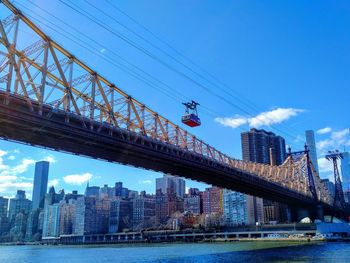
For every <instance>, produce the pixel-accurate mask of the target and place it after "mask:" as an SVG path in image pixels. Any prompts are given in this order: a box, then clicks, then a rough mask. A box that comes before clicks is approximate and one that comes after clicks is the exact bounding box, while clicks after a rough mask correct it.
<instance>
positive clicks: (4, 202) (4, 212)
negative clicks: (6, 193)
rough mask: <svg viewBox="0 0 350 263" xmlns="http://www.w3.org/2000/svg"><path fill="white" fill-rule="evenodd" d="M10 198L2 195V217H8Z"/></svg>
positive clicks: (0, 207)
mask: <svg viewBox="0 0 350 263" xmlns="http://www.w3.org/2000/svg"><path fill="white" fill-rule="evenodd" d="M8 202H9V200H8V199H7V198H4V197H2V196H0V217H7V206H8Z"/></svg>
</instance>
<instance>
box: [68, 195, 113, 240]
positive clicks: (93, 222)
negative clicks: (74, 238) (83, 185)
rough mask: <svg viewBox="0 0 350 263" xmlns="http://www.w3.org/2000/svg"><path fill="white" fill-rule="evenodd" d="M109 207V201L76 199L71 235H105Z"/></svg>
mask: <svg viewBox="0 0 350 263" xmlns="http://www.w3.org/2000/svg"><path fill="white" fill-rule="evenodd" d="M110 205H111V201H110V200H109V199H97V198H96V197H86V196H83V197H78V198H77V200H76V202H75V216H74V223H73V233H74V234H76V235H84V234H104V233H107V232H108V222H109V211H110Z"/></svg>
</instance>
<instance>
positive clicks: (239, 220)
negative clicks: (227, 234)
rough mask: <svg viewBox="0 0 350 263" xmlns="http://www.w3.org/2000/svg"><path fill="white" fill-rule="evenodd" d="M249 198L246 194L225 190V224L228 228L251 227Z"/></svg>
mask: <svg viewBox="0 0 350 263" xmlns="http://www.w3.org/2000/svg"><path fill="white" fill-rule="evenodd" d="M254 220H255V218H254V219H249V213H248V205H247V196H246V195H245V194H242V193H239V192H235V191H231V190H226V189H225V190H224V223H225V226H227V227H233V226H237V225H249V223H250V222H251V221H254Z"/></svg>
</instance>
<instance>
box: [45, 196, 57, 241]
mask: <svg viewBox="0 0 350 263" xmlns="http://www.w3.org/2000/svg"><path fill="white" fill-rule="evenodd" d="M59 233H60V205H59V204H58V203H55V204H53V205H48V206H46V207H45V213H44V226H43V237H58V236H59Z"/></svg>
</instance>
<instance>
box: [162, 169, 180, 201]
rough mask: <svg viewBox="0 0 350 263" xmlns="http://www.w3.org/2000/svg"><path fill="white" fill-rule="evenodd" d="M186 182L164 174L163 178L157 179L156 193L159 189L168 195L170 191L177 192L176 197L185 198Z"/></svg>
mask: <svg viewBox="0 0 350 263" xmlns="http://www.w3.org/2000/svg"><path fill="white" fill-rule="evenodd" d="M185 184H186V183H185V180H184V179H182V178H179V177H176V176H172V175H167V174H164V175H163V177H161V178H157V179H156V192H157V190H158V189H160V190H161V191H162V193H163V194H166V193H167V191H168V189H171V191H173V192H175V194H176V196H178V197H181V198H183V197H184V195H185V188H186V185H185Z"/></svg>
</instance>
